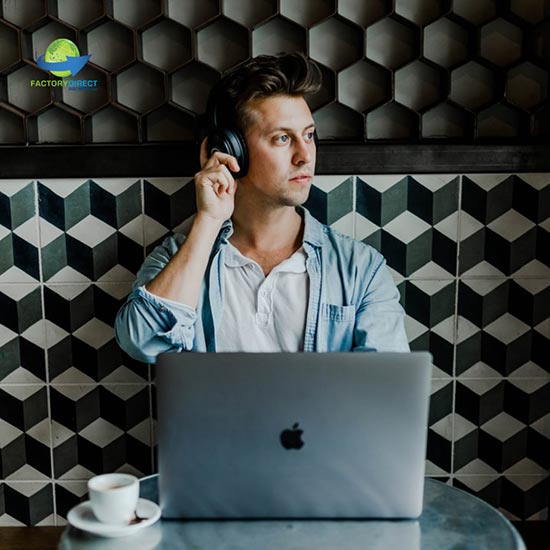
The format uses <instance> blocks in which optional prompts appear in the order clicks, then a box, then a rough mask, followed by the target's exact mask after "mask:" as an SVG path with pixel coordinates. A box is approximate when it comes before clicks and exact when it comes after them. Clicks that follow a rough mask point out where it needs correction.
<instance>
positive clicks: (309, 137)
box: [306, 132, 315, 140]
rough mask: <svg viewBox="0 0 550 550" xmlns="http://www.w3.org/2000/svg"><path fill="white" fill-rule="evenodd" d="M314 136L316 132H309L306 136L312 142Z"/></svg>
mask: <svg viewBox="0 0 550 550" xmlns="http://www.w3.org/2000/svg"><path fill="white" fill-rule="evenodd" d="M314 135H315V132H308V133H307V134H306V137H307V139H310V140H311V139H313V136H314Z"/></svg>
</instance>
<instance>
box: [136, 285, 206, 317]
mask: <svg viewBox="0 0 550 550" xmlns="http://www.w3.org/2000/svg"><path fill="white" fill-rule="evenodd" d="M136 290H137V291H138V292H139V291H141V292H140V294H141V296H142V298H145V299H146V300H147V301H149V302H151V303H152V304H154V305H156V306H157V307H158V308H159V309H160V310H161V311H166V309H169V310H170V311H172V312H173V313H174V315H176V317H177V318H178V320H179V319H180V317H179V315H178V313H180V314H181V315H183V316H184V317H185V318H186V319H188V320H192V321H194V320H195V319H196V318H197V312H196V311H195V309H194V308H192V307H191V306H188V305H187V304H182V303H181V302H176V301H175V300H169V299H168V298H161V297H160V296H157V295H156V294H153V293H152V292H149V291H148V290H147V289H146V288H145V285H144V286H141V287H139V288H138V289H136ZM182 320H183V319H182Z"/></svg>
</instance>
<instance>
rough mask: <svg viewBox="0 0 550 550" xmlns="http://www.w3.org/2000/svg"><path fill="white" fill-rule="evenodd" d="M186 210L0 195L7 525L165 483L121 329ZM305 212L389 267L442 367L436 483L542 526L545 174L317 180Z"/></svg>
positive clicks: (424, 345)
mask: <svg viewBox="0 0 550 550" xmlns="http://www.w3.org/2000/svg"><path fill="white" fill-rule="evenodd" d="M194 193H195V191H194V184H193V180H192V178H190V177H182V178H145V179H136V178H129V179H97V180H70V179H68V180H49V179H38V180H36V181H19V180H17V181H0V252H1V253H0V354H1V361H0V403H2V406H1V407H0V525H54V524H58V525H62V524H64V523H65V518H66V514H67V512H68V510H69V509H70V508H71V507H72V506H74V504H76V503H77V502H79V501H80V500H81V499H82V498H83V497H84V496H85V495H86V480H87V479H88V478H89V477H90V476H92V475H94V474H96V473H99V472H106V471H126V472H133V473H136V474H137V475H145V474H148V473H151V472H153V471H155V470H156V464H155V456H156V453H155V450H156V448H155V444H154V423H155V419H154V418H155V411H154V406H153V398H154V370H153V369H152V368H151V367H150V366H148V365H144V364H141V363H139V362H137V361H135V360H133V359H131V358H130V357H128V356H127V355H126V354H124V353H123V352H122V351H121V350H120V349H118V347H117V345H116V342H115V339H114V332H113V324H114V319H115V315H116V312H117V310H118V308H119V307H120V304H121V303H122V301H123V300H124V299H125V298H126V296H127V294H128V292H129V290H130V287H131V284H132V282H133V280H134V278H135V274H136V272H137V270H138V269H139V266H140V265H141V263H142V261H143V258H144V257H145V255H146V254H147V253H149V252H150V251H151V250H152V248H153V247H154V246H156V244H158V243H159V242H161V241H162V239H164V238H165V237H166V236H167V235H169V234H170V233H171V232H174V231H180V230H183V229H185V226H186V225H189V223H190V218H191V217H192V215H193V213H194V212H195V194H194ZM306 207H307V208H309V210H310V211H311V213H312V214H313V215H314V216H315V217H317V218H318V219H319V220H321V221H322V222H324V223H328V224H330V225H331V226H332V227H334V228H335V229H337V230H338V231H340V232H342V233H344V234H346V235H349V236H351V237H354V238H356V239H358V240H360V241H363V242H365V243H367V244H371V245H373V246H375V247H376V248H378V249H379V250H380V251H381V252H382V253H383V254H384V256H385V257H386V260H387V264H388V267H389V270H390V272H391V274H392V276H393V277H394V280H395V282H396V284H397V286H398V288H399V291H400V294H401V303H402V305H403V306H404V308H405V310H406V313H407V317H406V331H407V335H408V337H409V342H410V346H411V349H413V350H426V349H427V350H429V351H431V353H432V354H433V357H434V370H433V379H432V391H431V403H430V413H429V431H428V448H427V459H426V474H427V475H430V476H434V477H439V478H440V479H445V480H450V483H452V484H454V485H455V486H457V487H460V488H462V489H464V490H467V491H470V492H472V493H475V494H477V495H478V496H480V497H481V498H483V499H485V500H486V501H487V502H490V503H491V504H493V505H494V506H496V507H497V508H500V509H501V510H502V511H503V512H504V513H505V514H506V515H508V516H509V517H511V518H519V519H545V518H547V515H548V502H547V501H548V487H549V483H550V481H549V478H548V471H549V468H550V429H549V426H550V361H549V359H548V358H549V357H550V175H548V174H519V175H511V174H483V175H475V174H474V175H472V174H469V175H457V174H436V175H384V176H382V175H347V176H319V177H316V178H315V185H314V187H313V188H312V191H311V194H310V197H309V199H308V201H307V203H306Z"/></svg>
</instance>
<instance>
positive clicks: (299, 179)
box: [290, 174, 311, 183]
mask: <svg viewBox="0 0 550 550" xmlns="http://www.w3.org/2000/svg"><path fill="white" fill-rule="evenodd" d="M310 180H311V174H298V175H296V176H294V177H293V178H290V181H295V182H296V183H307V182H309V181H310Z"/></svg>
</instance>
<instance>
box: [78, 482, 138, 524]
mask: <svg viewBox="0 0 550 550" xmlns="http://www.w3.org/2000/svg"><path fill="white" fill-rule="evenodd" d="M88 492H89V495H90V503H91V505H92V510H93V512H94V515H95V517H96V518H97V519H98V520H99V521H102V522H103V523H110V524H112V525H123V524H128V523H129V522H130V521H131V520H132V519H133V518H134V513H135V510H136V505H137V501H138V498H139V480H138V478H137V477H136V476H133V475H130V474H102V475H99V476H95V477H92V478H91V479H90V480H89V481H88Z"/></svg>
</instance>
